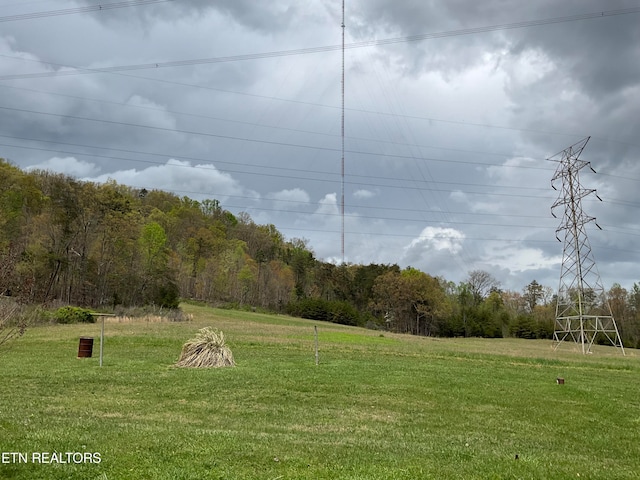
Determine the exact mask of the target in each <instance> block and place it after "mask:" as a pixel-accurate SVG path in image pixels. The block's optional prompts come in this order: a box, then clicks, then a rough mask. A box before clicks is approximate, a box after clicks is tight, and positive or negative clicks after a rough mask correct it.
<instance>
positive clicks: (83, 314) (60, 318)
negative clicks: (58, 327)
mask: <svg viewBox="0 0 640 480" xmlns="http://www.w3.org/2000/svg"><path fill="white" fill-rule="evenodd" d="M53 318H54V320H55V321H56V322H58V323H95V322H96V318H95V317H94V316H93V315H92V314H91V310H87V309H85V308H80V307H71V306H67V307H60V308H59V309H58V310H56V312H55V313H54V314H53Z"/></svg>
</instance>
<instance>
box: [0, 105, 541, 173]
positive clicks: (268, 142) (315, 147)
mask: <svg viewBox="0 0 640 480" xmlns="http://www.w3.org/2000/svg"><path fill="white" fill-rule="evenodd" d="M0 109H1V110H9V111H13V112H22V113H33V114H37V115H45V116H50V117H59V118H68V119H74V120H82V121H90V122H98V123H106V124H110V125H119V126H124V127H137V128H144V129H148V130H158V131H164V132H171V133H183V134H187V135H198V136H203V137H210V138H219V139H223V140H232V141H241V142H250V143H260V144H264V145H276V146H282V147H291V148H304V149H311V150H322V151H329V152H340V149H339V148H334V147H324V146H319V145H305V144H301V143H288V142H278V141H274V140H261V139H257V138H246V137H236V136H233V135H221V134H217V133H209V132H194V131H189V130H179V129H175V128H166V127H158V126H154V125H144V124H140V123H130V122H118V121H115V120H105V119H100V118H91V117H81V116H77V115H64V114H60V113H49V112H39V111H37V110H28V109H23V108H13V107H7V106H4V105H0ZM345 151H346V152H347V153H352V154H358V155H368V156H374V157H382V158H404V159H411V160H415V159H416V157H415V156H412V155H398V154H390V153H380V152H365V151H359V150H345ZM418 158H420V159H421V160H429V161H433V162H444V163H460V164H470V165H483V166H491V167H496V166H499V167H505V168H507V167H508V168H523V169H529V170H543V171H549V169H548V168H542V167H533V166H527V165H508V166H505V165H501V164H496V163H483V162H471V161H467V160H452V159H441V158H432V157H418Z"/></svg>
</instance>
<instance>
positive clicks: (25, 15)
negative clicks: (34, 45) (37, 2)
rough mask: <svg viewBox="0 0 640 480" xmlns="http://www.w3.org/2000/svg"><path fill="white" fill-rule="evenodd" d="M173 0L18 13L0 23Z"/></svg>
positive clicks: (141, 1) (136, 1)
mask: <svg viewBox="0 0 640 480" xmlns="http://www.w3.org/2000/svg"><path fill="white" fill-rule="evenodd" d="M173 1H174V0H131V1H128V2H114V3H100V4H98V5H89V6H86V7H75V8H62V9H60V10H48V11H45V12H32V13H20V14H17V15H6V16H4V17H0V22H15V21H18V20H33V19H36V18H46V17H58V16H62V15H74V14H77V13H91V12H102V11H105V10H114V9H116V8H127V7H138V6H141V5H151V4H154V3H165V2H173Z"/></svg>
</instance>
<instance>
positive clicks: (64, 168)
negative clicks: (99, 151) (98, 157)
mask: <svg viewBox="0 0 640 480" xmlns="http://www.w3.org/2000/svg"><path fill="white" fill-rule="evenodd" d="M26 170H48V171H51V172H56V173H63V174H65V175H70V176H72V177H89V176H92V175H96V174H97V173H98V172H99V171H100V168H99V167H98V166H97V165H95V164H94V163H89V162H85V161H83V160H78V159H76V158H74V157H64V158H60V157H53V158H50V159H49V160H46V161H44V162H42V163H39V164H37V165H31V166H29V167H27V168H26Z"/></svg>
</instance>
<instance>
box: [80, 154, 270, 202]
mask: <svg viewBox="0 0 640 480" xmlns="http://www.w3.org/2000/svg"><path fill="white" fill-rule="evenodd" d="M86 179H87V180H91V181H95V182H105V181H107V180H109V179H113V180H115V181H116V182H118V183H122V184H124V185H130V186H134V187H140V188H143V187H144V188H148V189H151V188H157V189H161V190H167V191H170V192H174V193H175V194H177V195H179V196H183V195H186V196H189V197H191V198H194V199H204V198H215V199H218V200H221V201H222V200H226V199H227V198H228V197H229V196H242V197H250V198H254V199H257V198H258V197H259V195H258V194H257V193H255V192H252V191H248V190H246V189H245V188H243V187H242V185H240V183H239V182H238V181H237V180H235V179H234V178H233V177H232V176H231V175H230V174H228V173H223V172H220V171H219V170H218V169H217V168H216V167H215V166H214V165H211V164H200V165H191V162H188V161H182V160H175V159H171V160H169V161H167V163H166V164H164V165H154V166H152V167H147V168H144V169H141V170H137V169H129V170H118V171H115V172H112V173H108V174H103V175H100V176H98V177H94V178H86Z"/></svg>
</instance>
